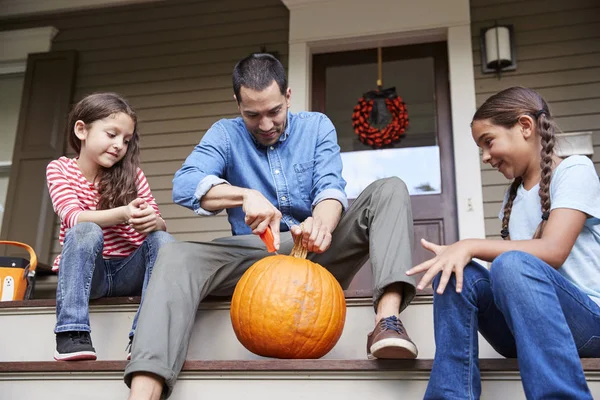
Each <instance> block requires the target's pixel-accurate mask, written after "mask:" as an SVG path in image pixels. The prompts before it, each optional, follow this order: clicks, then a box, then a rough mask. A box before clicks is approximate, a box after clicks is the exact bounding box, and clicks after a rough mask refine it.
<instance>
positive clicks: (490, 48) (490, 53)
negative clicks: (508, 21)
mask: <svg viewBox="0 0 600 400" xmlns="http://www.w3.org/2000/svg"><path fill="white" fill-rule="evenodd" d="M480 38H481V71H482V72H483V73H484V74H489V73H496V74H498V79H500V74H501V72H502V71H514V70H516V69H517V59H516V52H515V40H514V31H513V27H512V25H498V24H497V23H496V24H495V25H494V26H492V27H490V28H483V29H481V35H480Z"/></svg>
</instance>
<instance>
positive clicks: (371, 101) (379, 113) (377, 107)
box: [352, 88, 408, 148]
mask: <svg viewBox="0 0 600 400" xmlns="http://www.w3.org/2000/svg"><path fill="white" fill-rule="evenodd" d="M352 127H353V128H354V132H355V133H356V134H357V135H358V138H359V140H360V141H361V142H362V143H364V144H366V145H367V146H371V147H373V148H382V147H389V146H391V145H392V144H393V143H396V142H398V141H400V140H401V139H402V138H403V137H404V136H405V134H406V133H405V132H406V129H407V128H408V112H407V111H406V104H405V103H404V102H403V101H402V98H401V97H400V96H398V95H397V94H396V88H389V89H384V90H381V91H379V90H373V91H371V92H367V93H365V94H364V95H363V97H361V98H360V99H359V100H358V104H357V105H356V106H355V107H354V113H353V114H352Z"/></svg>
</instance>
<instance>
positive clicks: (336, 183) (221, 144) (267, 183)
mask: <svg viewBox="0 0 600 400" xmlns="http://www.w3.org/2000/svg"><path fill="white" fill-rule="evenodd" d="M221 183H228V184H231V185H234V186H238V187H243V188H249V189H255V190H258V191H259V192H261V193H262V194H263V195H264V196H265V197H266V198H267V199H268V200H269V201H270V202H271V203H272V204H273V205H275V207H277V208H278V209H279V211H281V214H282V215H283V217H282V220H281V231H282V232H283V231H287V230H289V228H290V227H291V226H292V225H298V224H300V223H301V222H302V221H304V220H305V219H306V218H308V217H310V216H311V215H312V209H313V208H314V207H315V206H316V205H317V204H318V203H319V202H321V201H323V200H325V199H335V200H338V201H339V202H340V203H341V204H342V206H343V208H344V210H345V209H346V208H347V207H348V200H347V198H346V193H345V191H344V189H345V187H346V181H345V180H344V178H342V159H341V157H340V147H339V145H338V143H337V135H336V132H335V127H334V126H333V124H332V123H331V121H330V120H329V118H327V116H325V115H324V114H321V113H315V112H300V113H297V114H294V113H291V112H288V120H287V127H286V129H285V131H284V133H283V134H282V135H281V137H280V138H279V141H278V142H277V143H275V144H274V145H272V146H268V147H265V146H263V145H261V144H259V143H258V142H256V140H255V139H254V137H253V136H252V135H251V134H250V132H248V130H247V129H246V125H245V124H244V121H243V119H242V118H241V117H238V118H235V119H222V120H220V121H218V122H216V123H215V124H214V125H213V126H212V127H211V128H210V129H209V130H208V131H207V132H206V134H205V135H204V137H203V138H202V140H201V141H200V143H199V144H198V145H197V146H196V147H195V148H194V151H192V153H191V154H190V155H189V156H188V158H187V159H186V160H185V162H184V164H183V166H182V167H181V169H180V170H179V171H177V172H176V173H175V177H174V178H173V201H174V202H175V203H177V204H179V205H182V206H184V207H187V208H189V209H191V210H193V211H194V212H195V213H196V214H198V215H214V214H217V213H218V212H219V211H217V212H211V211H207V210H204V209H203V208H202V207H200V199H201V198H202V196H204V195H205V194H206V192H208V191H209V190H210V189H211V188H212V187H213V186H215V185H218V184H221ZM227 213H228V216H229V223H230V224H231V231H232V233H233V234H234V235H244V234H250V233H252V231H251V229H250V227H248V225H246V223H245V222H244V218H245V214H244V212H243V210H242V208H241V207H235V208H230V209H228V210H227Z"/></svg>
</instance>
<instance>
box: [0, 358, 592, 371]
mask: <svg viewBox="0 0 600 400" xmlns="http://www.w3.org/2000/svg"><path fill="white" fill-rule="evenodd" d="M581 363H582V366H583V368H584V370H585V371H586V372H600V358H584V359H581ZM126 365H127V361H121V360H114V361H111V360H106V361H77V362H56V361H14V362H0V374H6V373H17V372H24V373H28V372H30V373H58V372H65V373H72V372H119V371H123V370H124V369H125V366H126ZM432 365H433V360H431V359H417V360H276V359H270V360H210V361H202V360H188V361H186V362H185V364H184V366H183V371H186V372H327V371H338V372H372V371H380V372H382V371H425V372H428V371H431V367H432ZM479 367H480V370H481V371H482V372H502V371H506V372H510V371H518V363H517V360H516V359H514V358H511V359H507V358H485V359H480V360H479Z"/></svg>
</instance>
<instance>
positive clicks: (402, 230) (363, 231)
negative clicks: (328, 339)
mask: <svg viewBox="0 0 600 400" xmlns="http://www.w3.org/2000/svg"><path fill="white" fill-rule="evenodd" d="M332 236H333V240H332V243H331V247H330V248H329V249H328V250H327V251H326V252H325V253H322V254H314V253H311V254H309V256H308V257H307V258H308V259H310V260H312V261H314V262H316V263H318V264H321V265H322V266H323V267H325V268H327V269H328V270H329V271H330V272H331V273H332V274H333V276H335V277H336V278H337V280H338V281H339V282H340V284H341V285H342V287H343V288H347V287H348V285H349V284H350V282H351V281H352V278H353V277H354V275H355V274H356V273H357V272H358V271H359V270H360V268H361V267H362V266H363V264H364V263H365V262H366V261H367V260H368V259H369V258H370V260H371V265H372V272H373V304H374V307H375V309H376V308H377V304H378V301H379V298H380V297H381V295H382V294H383V292H384V289H385V288H386V286H388V285H390V284H392V283H395V282H404V283H406V284H405V285H404V292H403V296H402V305H401V307H400V310H399V311H402V310H403V309H404V308H405V307H406V306H407V305H408V304H409V303H410V302H411V300H412V299H413V297H414V295H415V281H414V278H412V277H409V276H407V275H406V274H405V272H406V271H407V270H408V269H410V268H411V267H412V246H413V220H412V212H411V203H410V196H409V194H408V190H407V188H406V185H405V184H404V182H403V181H402V180H400V179H398V178H386V179H381V180H378V181H376V182H374V183H372V184H371V185H369V186H368V187H367V188H366V189H365V190H364V191H363V192H362V193H361V194H360V196H359V197H358V198H357V199H356V200H355V201H354V203H353V204H352V205H351V206H350V207H349V208H348V210H347V212H346V213H345V214H344V215H343V216H342V219H341V220H340V223H339V224H338V226H337V228H336V229H335V231H334V232H333V235H332ZM292 246H293V240H292V237H291V234H290V233H289V232H285V233H282V234H281V245H280V250H279V253H280V254H289V253H290V251H291V249H292ZM268 255H269V253H267V251H266V249H265V245H264V244H263V242H262V241H261V240H260V238H259V237H258V236H257V235H243V236H232V237H227V238H221V239H217V240H215V241H213V242H207V243H190V242H174V243H168V244H166V245H165V246H163V247H162V248H161V250H160V252H159V255H158V258H157V260H156V263H155V265H154V269H153V272H152V278H151V279H150V284H149V285H148V288H147V291H146V293H145V295H144V305H143V307H142V310H141V312H140V316H139V320H138V327H137V332H136V333H135V338H134V342H133V348H132V353H131V361H130V362H129V364H128V365H127V368H126V369H125V382H126V383H127V385H128V386H129V385H130V384H131V378H132V374H134V373H136V372H150V373H153V374H156V375H158V376H161V377H163V378H164V379H165V390H164V391H163V398H167V397H168V396H170V394H171V391H172V390H173V386H174V384H175V381H176V379H177V375H178V374H179V372H180V371H181V368H182V366H183V363H184V361H185V359H186V355H187V349H188V344H189V341H190V335H191V334H192V327H193V326H194V320H195V316H196V311H197V310H198V305H199V303H200V301H201V300H202V299H204V298H205V297H206V296H207V295H209V294H213V295H227V294H232V293H233V290H234V289H235V285H236V283H237V282H238V280H239V279H240V278H241V277H242V275H243V274H244V272H245V271H246V270H247V269H248V268H250V266H252V264H254V263H255V262H256V261H258V260H260V259H261V258H263V257H266V256H268Z"/></svg>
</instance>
